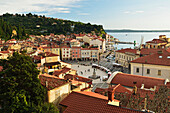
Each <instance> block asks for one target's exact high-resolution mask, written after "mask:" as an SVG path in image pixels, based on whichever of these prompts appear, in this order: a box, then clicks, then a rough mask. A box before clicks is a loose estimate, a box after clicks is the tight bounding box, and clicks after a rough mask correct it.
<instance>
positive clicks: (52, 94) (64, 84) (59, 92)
mask: <svg viewBox="0 0 170 113" xmlns="http://www.w3.org/2000/svg"><path fill="white" fill-rule="evenodd" d="M39 79H40V81H41V84H42V85H43V86H44V87H46V88H47V90H48V91H47V94H48V102H49V103H54V104H55V105H58V104H59V102H60V101H62V100H63V99H64V98H65V97H66V96H67V95H68V94H69V93H70V92H71V83H70V82H69V81H67V80H64V79H61V78H58V77H56V76H52V75H48V74H43V75H39Z"/></svg>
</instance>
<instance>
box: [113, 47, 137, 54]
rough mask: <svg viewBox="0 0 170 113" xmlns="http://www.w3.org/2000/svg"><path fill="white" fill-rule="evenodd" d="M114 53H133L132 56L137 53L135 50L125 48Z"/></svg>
mask: <svg viewBox="0 0 170 113" xmlns="http://www.w3.org/2000/svg"><path fill="white" fill-rule="evenodd" d="M116 52H119V53H126V52H129V53H134V54H136V53H137V50H136V49H131V48H126V49H121V50H118V51H116Z"/></svg>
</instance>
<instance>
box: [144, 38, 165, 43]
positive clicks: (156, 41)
mask: <svg viewBox="0 0 170 113" xmlns="http://www.w3.org/2000/svg"><path fill="white" fill-rule="evenodd" d="M146 43H154V44H158V43H165V41H162V40H160V39H153V40H152V41H147V42H146Z"/></svg>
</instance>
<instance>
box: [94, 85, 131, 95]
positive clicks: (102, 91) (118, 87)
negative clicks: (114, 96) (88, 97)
mask: <svg viewBox="0 0 170 113" xmlns="http://www.w3.org/2000/svg"><path fill="white" fill-rule="evenodd" d="M108 90H114V91H115V93H128V94H131V91H130V90H128V89H127V88H125V87H123V86H122V85H120V84H118V85H115V86H113V87H110V88H106V89H103V88H96V89H95V91H94V92H96V93H100V94H103V95H104V94H105V93H107V92H108Z"/></svg>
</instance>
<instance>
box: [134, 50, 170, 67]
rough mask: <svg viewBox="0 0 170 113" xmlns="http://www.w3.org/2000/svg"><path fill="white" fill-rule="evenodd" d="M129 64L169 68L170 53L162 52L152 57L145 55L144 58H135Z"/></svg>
mask: <svg viewBox="0 0 170 113" xmlns="http://www.w3.org/2000/svg"><path fill="white" fill-rule="evenodd" d="M131 63H143V64H153V65H164V66H170V53H169V52H167V51H163V53H155V54H152V55H147V56H144V57H140V58H137V59H135V60H133V61H131Z"/></svg>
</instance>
